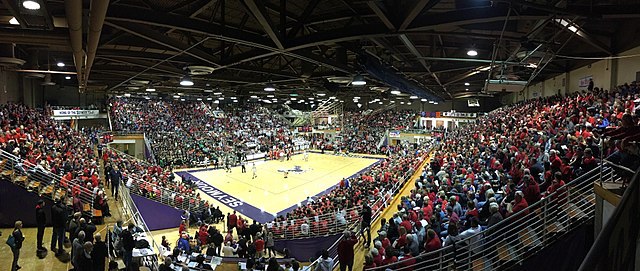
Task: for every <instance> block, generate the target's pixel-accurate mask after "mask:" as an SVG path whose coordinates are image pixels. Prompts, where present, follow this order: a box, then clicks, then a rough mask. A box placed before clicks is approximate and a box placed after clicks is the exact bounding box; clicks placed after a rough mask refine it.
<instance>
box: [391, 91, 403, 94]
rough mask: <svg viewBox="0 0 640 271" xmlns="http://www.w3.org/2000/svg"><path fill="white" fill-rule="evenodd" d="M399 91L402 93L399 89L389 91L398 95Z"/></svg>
mask: <svg viewBox="0 0 640 271" xmlns="http://www.w3.org/2000/svg"><path fill="white" fill-rule="evenodd" d="M400 93H402V92H400V91H399V90H392V91H391V94H393V95H400Z"/></svg>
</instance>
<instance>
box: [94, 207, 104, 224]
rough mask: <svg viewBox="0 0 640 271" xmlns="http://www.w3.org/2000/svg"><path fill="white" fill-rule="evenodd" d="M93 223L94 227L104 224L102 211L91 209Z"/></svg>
mask: <svg viewBox="0 0 640 271" xmlns="http://www.w3.org/2000/svg"><path fill="white" fill-rule="evenodd" d="M91 215H92V220H93V223H94V224H96V225H102V224H103V223H104V217H103V216H102V210H97V209H93V212H92V213H91Z"/></svg>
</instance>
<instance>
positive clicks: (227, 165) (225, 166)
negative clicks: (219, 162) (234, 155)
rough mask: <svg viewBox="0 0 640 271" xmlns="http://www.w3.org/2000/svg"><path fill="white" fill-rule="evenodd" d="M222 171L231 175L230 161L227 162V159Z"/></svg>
mask: <svg viewBox="0 0 640 271" xmlns="http://www.w3.org/2000/svg"><path fill="white" fill-rule="evenodd" d="M224 169H225V171H226V172H227V173H231V161H230V160H229V158H228V157H227V159H226V160H225V162H224Z"/></svg>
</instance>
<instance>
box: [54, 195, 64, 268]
mask: <svg viewBox="0 0 640 271" xmlns="http://www.w3.org/2000/svg"><path fill="white" fill-rule="evenodd" d="M67 216H68V214H67V207H66V206H64V205H63V204H62V200H60V199H58V200H56V203H55V204H54V205H53V206H52V207H51V224H52V225H53V233H52V235H51V251H53V252H55V254H56V256H59V255H60V254H63V253H65V251H64V248H63V246H62V245H63V242H64V235H65V224H66V222H67ZM56 241H57V243H58V247H57V249H58V250H56Z"/></svg>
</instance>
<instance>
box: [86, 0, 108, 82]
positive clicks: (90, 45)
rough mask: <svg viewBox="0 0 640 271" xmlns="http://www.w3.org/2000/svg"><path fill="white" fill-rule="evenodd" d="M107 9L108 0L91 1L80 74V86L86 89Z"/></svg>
mask: <svg viewBox="0 0 640 271" xmlns="http://www.w3.org/2000/svg"><path fill="white" fill-rule="evenodd" d="M108 8H109V0H92V1H91V7H90V10H89V18H90V20H89V33H88V34H87V63H86V67H85V70H84V74H82V75H83V76H82V82H81V84H82V86H83V87H86V86H87V82H88V81H89V74H90V73H91V67H92V66H93V61H94V60H95V58H96V52H97V50H98V43H99V41H100V34H101V33H102V26H103V25H104V19H105V17H106V16H107V9H108Z"/></svg>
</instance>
